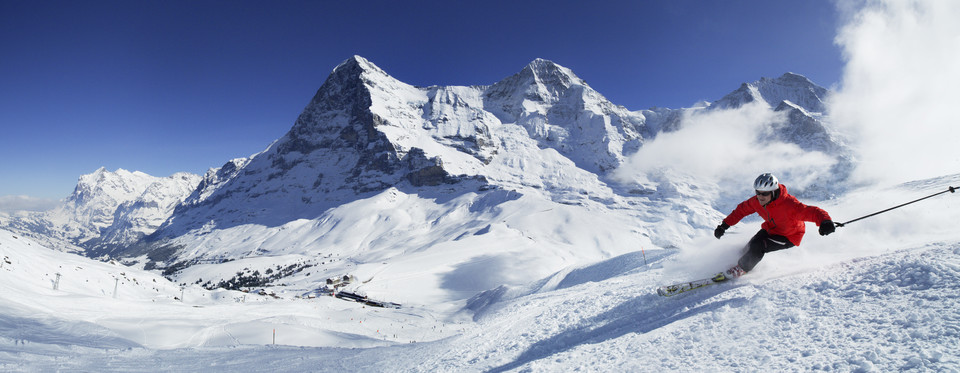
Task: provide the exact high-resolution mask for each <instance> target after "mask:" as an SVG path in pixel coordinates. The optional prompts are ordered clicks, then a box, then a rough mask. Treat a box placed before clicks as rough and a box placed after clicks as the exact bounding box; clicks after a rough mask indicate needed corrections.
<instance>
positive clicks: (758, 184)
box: [753, 173, 780, 192]
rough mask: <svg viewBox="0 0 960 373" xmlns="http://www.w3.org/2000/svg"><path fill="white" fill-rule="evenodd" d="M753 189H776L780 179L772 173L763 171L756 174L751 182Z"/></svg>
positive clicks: (778, 188) (762, 190) (769, 190)
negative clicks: (760, 173)
mask: <svg viewBox="0 0 960 373" xmlns="http://www.w3.org/2000/svg"><path fill="white" fill-rule="evenodd" d="M753 189H756V190H758V191H761V192H773V191H777V190H780V181H779V180H777V177H776V176H773V174H770V173H765V174H763V175H760V176H757V180H755V181H754V182H753Z"/></svg>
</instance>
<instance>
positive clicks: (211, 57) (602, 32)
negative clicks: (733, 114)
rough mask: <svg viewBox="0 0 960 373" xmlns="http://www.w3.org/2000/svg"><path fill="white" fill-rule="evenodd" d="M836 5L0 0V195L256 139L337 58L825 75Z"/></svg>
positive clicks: (819, 79) (446, 71) (656, 79)
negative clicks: (0, 141)
mask: <svg viewBox="0 0 960 373" xmlns="http://www.w3.org/2000/svg"><path fill="white" fill-rule="evenodd" d="M838 17H839V16H838V11H837V7H836V6H835V4H834V3H833V2H832V1H826V0H814V1H795V2H794V1H767V0H754V1H745V0H739V1H738V0H731V1H690V0H670V1H517V0H513V1H449V0H445V1H336V2H334V1H244V0H240V1H176V0H175V1H115V2H105V1H20V0H0V55H2V56H3V57H2V58H0V128H2V130H0V134H2V136H3V139H4V142H3V146H2V147H0V159H2V162H0V196H9V195H29V196H33V197H40V198H51V199H60V198H64V197H66V196H68V195H69V194H70V193H71V192H72V191H73V187H74V186H75V184H76V181H77V178H78V177H79V176H80V175H82V174H86V173H90V172H93V171H95V170H96V169H98V168H100V167H106V168H107V169H108V170H111V171H113V170H116V169H118V168H124V169H127V170H131V171H132V170H139V171H143V172H146V173H148V174H151V175H154V176H169V175H171V174H173V173H175V172H180V171H186V172H192V173H198V174H202V173H203V172H205V171H206V170H207V169H208V168H211V167H219V166H220V165H222V164H223V163H224V162H226V161H227V160H229V159H232V158H237V157H246V156H249V155H251V154H253V153H256V152H259V151H261V150H263V149H265V148H266V147H267V146H268V145H269V144H270V143H271V142H272V141H273V140H275V139H277V138H279V137H281V136H282V135H283V134H284V133H286V131H287V130H288V129H289V128H290V127H291V126H292V125H293V122H294V120H295V119H296V117H297V116H298V115H299V114H300V111H301V110H302V109H303V107H304V106H305V105H306V104H307V103H308V101H309V100H310V98H311V97H312V96H313V94H314V93H315V92H316V90H317V88H319V87H320V85H321V84H322V83H323V81H324V79H326V77H327V75H328V74H329V73H330V71H331V70H332V69H333V68H334V67H336V66H337V65H338V64H339V63H341V62H343V61H344V60H346V59H347V58H349V57H350V56H352V55H360V56H363V57H365V58H367V59H368V60H370V61H371V62H373V63H374V64H376V65H378V66H380V67H381V68H383V69H384V70H385V71H386V72H387V73H389V74H390V75H392V76H394V77H395V78H397V79H399V80H401V81H404V82H406V83H409V84H414V85H424V86H426V85H482V84H492V83H495V82H497V81H499V80H501V79H503V78H505V77H508V76H510V75H512V74H514V73H516V72H518V71H520V70H521V69H522V68H523V67H524V66H526V65H527V64H528V63H529V62H530V61H532V60H534V59H535V58H545V59H548V60H552V61H554V62H556V63H559V64H561V65H563V66H566V67H568V68H570V69H572V70H573V71H574V72H575V73H576V74H577V75H578V76H580V77H581V78H583V79H584V80H586V81H587V83H588V84H590V85H591V86H592V87H593V88H594V89H596V90H597V91H599V92H600V93H602V94H603V95H605V96H606V97H607V98H608V99H610V100H611V101H613V102H614V103H616V104H619V105H623V106H626V107H627V108H629V109H631V110H640V109H646V108H650V107H653V106H660V107H669V108H680V107H688V106H691V105H692V104H693V103H694V102H696V101H699V100H710V101H712V100H716V99H719V98H720V97H722V96H723V95H724V94H726V93H729V92H730V91H733V90H735V89H736V88H738V87H739V85H740V84H741V83H744V82H752V81H755V80H758V79H760V78H761V77H777V76H780V75H781V74H783V73H785V72H788V71H789V72H795V73H799V74H802V75H805V76H807V77H808V78H810V79H811V80H813V81H814V82H815V83H817V84H819V85H821V86H824V87H828V88H829V87H831V86H834V85H836V84H837V83H838V81H839V79H840V77H841V73H842V70H843V62H842V60H841V55H840V49H839V48H838V47H837V46H836V45H835V44H834V38H835V36H836V34H837V29H838V27H839V26H840V25H839V20H838Z"/></svg>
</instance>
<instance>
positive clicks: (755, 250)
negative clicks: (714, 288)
mask: <svg viewBox="0 0 960 373" xmlns="http://www.w3.org/2000/svg"><path fill="white" fill-rule="evenodd" d="M753 188H754V189H755V190H756V192H757V195H756V196H755V197H751V198H750V199H747V200H746V201H743V202H741V203H740V204H739V205H737V208H736V209H734V210H733V212H731V213H730V215H728V216H727V217H726V218H724V219H723V221H722V222H721V223H720V225H718V226H717V229H716V230H714V231H713V235H714V236H716V237H717V239H720V237H722V236H723V233H724V232H726V230H727V228H730V226H732V225H735V224H737V223H739V222H740V220H741V219H743V218H744V217H746V216H747V215H750V214H753V213H757V214H759V215H760V217H761V218H763V225H761V226H760V227H761V229H760V231H759V232H757V234H756V235H754V236H753V238H751V239H750V242H749V243H747V253H746V254H743V256H742V257H740V260H739V261H738V263H737V265H736V266H734V267H733V268H730V269H729V270H727V271H726V272H725V273H724V272H721V273H719V274H717V277H715V278H714V281H723V280H726V279H730V278H737V277H740V276H742V275H743V274H744V273H747V272H750V270H752V269H753V267H754V266H756V265H757V263H759V262H760V259H763V254H766V253H769V252H771V251H777V250H783V249H789V248H791V247H794V246H798V245H800V240H801V239H803V234H804V232H805V231H806V226H805V224H804V222H808V221H809V222H813V223H817V225H818V226H820V235H821V236H826V235H828V234H830V233H833V232H834V231H835V230H836V226H835V225H834V223H833V220H832V219H831V218H830V215H829V214H827V212H826V211H824V210H823V209H821V208H819V207H815V206H807V205H804V204H803V203H801V202H800V201H798V200H797V198H796V197H794V196H792V195H790V194H788V193H787V187H786V186H785V185H783V184H780V182H779V181H778V180H777V178H776V176H773V175H772V174H769V173H765V174H763V175H760V176H759V177H757V180H756V181H754V182H753Z"/></svg>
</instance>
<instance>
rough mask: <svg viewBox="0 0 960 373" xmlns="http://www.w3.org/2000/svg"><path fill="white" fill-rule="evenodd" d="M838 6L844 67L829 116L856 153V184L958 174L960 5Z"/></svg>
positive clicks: (903, 0) (939, 1) (893, 0)
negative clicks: (842, 14) (842, 15)
mask: <svg viewBox="0 0 960 373" xmlns="http://www.w3.org/2000/svg"><path fill="white" fill-rule="evenodd" d="M839 5H840V6H839V7H840V9H841V11H849V12H850V14H849V15H848V17H847V19H848V21H847V23H846V25H844V26H843V27H841V28H840V30H839V33H838V35H837V37H836V42H837V44H838V45H839V46H840V47H841V49H842V51H843V56H844V59H845V61H846V65H845V69H844V73H843V78H842V82H841V84H840V88H839V90H838V92H837V94H835V95H833V97H832V99H831V102H830V106H829V108H830V113H831V114H830V118H831V119H832V121H833V123H834V124H835V125H836V126H838V127H839V128H843V129H844V131H845V132H847V133H848V134H850V138H851V139H852V140H853V141H854V143H853V145H854V146H855V147H856V148H857V152H858V158H859V161H860V162H861V163H860V165H859V166H858V168H857V170H856V171H855V172H854V180H855V181H856V182H860V183H868V184H869V183H876V182H881V183H897V182H904V181H910V180H917V179H923V178H929V177H935V176H942V175H948V174H953V173H960V151H958V148H960V147H958V146H957V145H958V144H960V108H958V107H957V104H958V103H960V22H957V20H960V1H954V0H928V1H919V0H912V1H911V0H890V1H876V0H873V1H865V2H856V3H850V2H842V3H840V4H839ZM858 6H859V7H858Z"/></svg>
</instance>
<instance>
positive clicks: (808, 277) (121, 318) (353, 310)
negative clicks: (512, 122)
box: [0, 175, 960, 372]
mask: <svg viewBox="0 0 960 373" xmlns="http://www.w3.org/2000/svg"><path fill="white" fill-rule="evenodd" d="M958 181H960V175H953V176H949V177H944V178H939V179H934V180H927V181H922V182H915V183H910V184H905V185H901V186H898V187H895V188H885V189H879V190H878V189H872V190H860V191H853V192H850V193H847V194H846V195H844V196H842V197H839V198H837V199H835V200H831V201H824V202H816V201H806V202H816V204H817V205H819V206H821V207H823V208H825V209H826V210H827V211H829V212H830V213H831V215H832V216H833V217H834V218H835V219H836V220H837V221H840V222H843V221H846V220H849V219H852V218H855V217H858V216H861V215H864V214H867V213H871V212H875V211H876V210H877V208H878V207H880V208H882V207H889V206H892V205H894V204H896V203H900V202H905V201H908V200H910V199H913V198H916V197H918V196H922V195H925V194H930V193H933V192H937V191H939V190H942V189H945V188H947V187H948V186H949V185H957V184H960V183H958ZM958 216H960V195H954V194H946V195H944V196H940V197H936V198H935V199H931V200H929V201H925V202H921V203H918V204H915V205H911V206H908V207H904V208H902V209H898V210H895V211H892V212H889V213H885V214H882V215H878V216H876V217H873V218H870V219H866V220H863V221H860V222H857V223H855V224H850V225H848V226H846V227H843V228H838V231H837V232H836V233H835V234H833V235H831V236H827V237H820V236H818V235H817V234H816V230H815V227H813V226H812V225H808V234H807V236H806V237H805V238H804V242H803V243H802V244H801V246H800V247H797V248H792V249H790V250H786V251H781V252H776V253H772V254H769V255H767V256H766V257H765V258H764V259H763V261H762V262H761V264H760V265H759V266H758V267H757V268H756V269H755V270H754V271H753V272H751V273H749V274H748V275H747V276H744V277H742V278H740V279H737V280H735V281H730V282H726V283H722V284H718V285H715V286H710V287H707V288H703V289H698V290H695V291H691V292H690V293H687V294H681V295H677V296H674V297H669V298H667V297H661V296H658V295H657V294H656V292H655V289H656V287H657V286H660V285H663V284H665V283H672V282H677V281H683V280H686V279H695V278H701V277H704V276H705V275H709V274H711V273H712V272H713V271H715V270H717V269H718V268H719V267H724V266H726V265H727V264H729V263H730V262H732V261H735V260H736V256H737V253H738V250H739V249H740V247H741V246H742V245H743V244H744V243H745V242H746V241H747V240H748V239H749V237H750V236H751V235H752V234H753V233H754V232H755V231H756V230H757V229H758V227H759V222H757V221H755V220H754V221H745V222H743V223H741V224H739V225H737V226H735V227H734V228H732V229H731V230H730V232H729V233H730V234H728V235H727V236H725V237H724V238H723V240H719V241H718V240H716V239H714V238H713V237H712V234H711V233H712V232H709V231H705V232H704V233H703V237H702V238H697V239H694V240H693V241H692V242H689V243H688V244H685V245H684V247H682V248H647V249H646V250H644V251H637V252H631V253H628V254H624V255H619V256H616V257H613V258H610V259H607V260H603V261H599V262H596V263H592V264H587V265H583V266H578V267H575V268H568V269H565V270H563V271H560V272H557V273H555V274H553V275H551V276H547V277H545V278H543V279H542V280H540V281H538V282H534V283H530V284H527V285H525V286H501V287H495V288H493V289H490V290H488V291H485V292H482V293H479V294H477V295H475V296H473V297H472V298H470V300H469V301H467V302H465V303H463V302H461V303H457V304H446V303H444V304H429V303H419V304H417V303H413V304H404V307H403V308H401V309H382V308H376V307H366V306H364V305H362V304H360V303H354V302H345V301H342V300H338V299H334V298H330V297H325V298H324V297H321V298H313V299H303V298H301V299H297V298H296V297H294V295H293V294H280V296H279V298H273V297H268V296H267V297H264V296H258V295H255V294H245V293H241V292H235V291H223V290H219V291H208V290H204V289H202V288H199V287H194V286H187V287H184V288H181V287H180V286H178V285H177V284H173V283H170V282H169V281H167V280H165V279H164V278H162V277H161V276H159V275H156V274H153V273H149V272H144V271H139V270H134V269H130V268H126V267H123V266H120V265H118V264H112V263H101V262H97V261H93V260H90V259H87V258H83V257H80V256H76V255H72V254H65V253H61V252H55V251H52V250H49V249H46V248H44V247H41V246H39V245H38V244H37V243H35V242H32V241H30V240H28V239H26V238H24V237H17V236H16V235H15V234H13V233H10V232H7V231H0V260H2V262H0V264H2V266H0V282H2V283H3V286H2V291H3V295H2V297H0V370H2V371H101V372H102V371H124V372H158V371H204V372H236V371H291V372H294V371H296V372H300V371H345V370H353V371H391V372H397V371H402V372H520V371H535V372H541V371H552V372H556V371H655V370H670V371H719V370H733V371H861V372H872V371H876V372H880V371H897V370H903V371H960V352H958V351H960V290H958V285H960V229H957V217H958ZM661 224H664V225H669V224H671V223H670V222H669V221H664V222H662V223H661ZM493 233H496V232H493ZM58 273H59V274H60V276H59V283H58V282H57V277H58V276H57V274H58ZM121 273H122V274H121ZM54 287H57V289H56V290H55V289H54ZM115 289H119V290H118V291H115ZM181 296H182V297H183V298H182V299H180V297H181Z"/></svg>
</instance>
